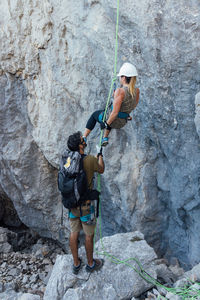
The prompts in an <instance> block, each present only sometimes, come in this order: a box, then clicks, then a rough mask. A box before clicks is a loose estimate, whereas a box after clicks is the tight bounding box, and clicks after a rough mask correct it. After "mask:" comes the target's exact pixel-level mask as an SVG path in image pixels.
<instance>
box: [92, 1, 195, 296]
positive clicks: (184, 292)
mask: <svg viewBox="0 0 200 300" xmlns="http://www.w3.org/2000/svg"><path fill="white" fill-rule="evenodd" d="M118 29H119V0H117V19H116V29H115V58H114V76H113V78H112V81H111V86H110V90H109V93H108V98H107V102H106V107H105V111H104V115H103V121H105V118H106V113H107V110H108V106H109V102H110V98H111V94H112V91H113V85H114V83H115V81H116V79H117V52H118ZM102 138H103V130H101V134H100V141H99V146H101V143H102ZM97 189H98V191H99V192H100V193H101V177H100V174H98V177H97ZM99 198H100V199H99V222H98V223H99V234H100V243H101V247H102V249H103V251H102V252H99V251H97V249H96V247H95V239H96V233H97V232H96V231H97V226H96V227H95V233H94V249H95V252H96V253H98V254H99V255H103V256H106V257H107V258H108V259H109V260H110V261H111V262H113V263H115V264H124V265H127V266H128V267H130V268H132V269H133V270H134V271H135V272H137V274H138V275H139V276H140V277H141V278H143V279H144V280H145V281H146V282H148V283H150V284H152V285H154V286H158V287H162V288H163V289H165V290H166V291H167V292H170V293H173V294H175V295H178V296H181V298H182V299H183V300H186V299H198V297H200V290H199V289H194V288H192V287H191V286H190V287H188V286H186V285H185V286H184V287H178V288H169V287H166V286H164V285H162V284H161V283H160V282H159V281H157V280H156V279H155V278H153V277H152V276H151V275H149V274H148V273H147V272H146V271H145V270H144V269H143V267H142V265H141V263H140V262H139V260H138V259H136V258H133V257H131V258H128V259H125V260H120V259H118V258H117V257H115V256H114V255H112V254H110V253H108V252H106V251H105V247H104V244H103V239H102V227H101V225H102V224H101V197H99ZM129 261H133V262H135V263H136V265H137V267H134V266H133V265H132V264H130V263H129ZM192 283H194V282H192ZM198 284H199V285H200V283H198ZM161 298H162V299H165V298H164V297H161Z"/></svg>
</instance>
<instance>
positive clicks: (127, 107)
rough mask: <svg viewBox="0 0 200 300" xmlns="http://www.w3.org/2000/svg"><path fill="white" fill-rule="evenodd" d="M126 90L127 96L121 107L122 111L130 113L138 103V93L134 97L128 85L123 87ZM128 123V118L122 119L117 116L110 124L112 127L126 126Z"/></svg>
mask: <svg viewBox="0 0 200 300" xmlns="http://www.w3.org/2000/svg"><path fill="white" fill-rule="evenodd" d="M123 89H124V91H125V97H124V99H123V101H122V104H121V107H120V112H125V113H128V114H130V113H131V112H132V110H134V109H135V107H136V105H137V103H136V93H135V95H134V96H133V97H132V96H131V94H130V93H129V90H128V87H127V86H124V87H123ZM126 123H127V120H126V119H120V118H116V119H115V120H114V121H113V122H112V124H111V125H110V126H111V128H116V129H119V128H122V127H124V125H125V124H126Z"/></svg>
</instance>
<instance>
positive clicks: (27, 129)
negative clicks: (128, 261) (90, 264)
mask: <svg viewBox="0 0 200 300" xmlns="http://www.w3.org/2000/svg"><path fill="white" fill-rule="evenodd" d="M116 3H117V1H116ZM116 3H115V1H111V0H108V1H104V0H99V1H93V0H84V1H82V0H78V1H76V3H73V5H72V2H71V1H69V0H65V1H64V0H61V1H57V0H51V1H50V0H49V1H48V0H44V1H34V3H33V2H32V1H30V0H27V1H24V0H23V1H19V0H18V1H8V0H2V1H1V4H0V20H1V31H0V40H1V49H0V74H1V75H0V95H1V100H0V101H1V110H0V119H1V122H0V143H1V150H0V170H1V176H0V195H1V194H2V195H4V199H6V198H7V199H10V200H11V201H12V202H13V204H14V207H15V209H16V211H17V214H18V216H19V218H20V220H21V222H23V223H24V224H26V225H27V226H29V227H30V228H32V229H34V230H36V231H37V232H38V233H40V234H41V235H43V236H47V237H53V238H55V239H59V235H58V231H59V227H60V215H61V202H60V197H59V193H58V191H57V189H56V173H57V170H56V168H55V167H57V166H58V162H59V156H60V153H61V152H62V151H63V150H64V148H65V146H66V140H67V137H68V135H69V134H71V133H72V132H74V131H76V130H83V129H84V126H85V123H86V121H87V119H88V117H89V115H90V113H92V112H93V111H94V110H96V109H100V108H103V107H104V105H105V102H106V99H107V95H108V90H109V86H110V82H111V76H112V70H113V61H114V58H113V56H114V45H115V43H114V36H115V22H116ZM199 9H200V3H199V2H198V1H192V2H191V1H190V2H188V1H186V0H183V1H182V2H181V5H180V3H177V4H176V3H174V1H172V0H170V1H167V3H166V2H165V1H159V2H158V1H155V0H153V1H150V0H147V1H139V0H136V1H134V3H133V1H131V0H128V1H125V2H123V5H122V4H121V3H120V16H119V20H120V22H119V51H118V69H119V67H120V65H121V64H122V63H123V62H124V61H130V62H132V63H134V64H135V65H136V66H137V68H138V72H139V78H138V79H139V80H138V87H140V90H141V97H140V103H139V105H138V107H137V108H136V110H135V112H134V115H133V120H132V121H131V122H129V123H128V124H127V125H126V127H125V128H124V129H122V130H120V131H114V130H113V132H112V134H111V138H110V143H109V146H107V148H106V150H105V155H104V158H105V162H106V171H105V175H104V176H103V178H102V207H103V211H102V218H103V225H102V228H103V234H104V235H110V234H113V233H114V232H124V231H130V230H135V229H139V230H141V231H142V232H143V233H144V234H145V238H146V239H147V241H148V242H149V243H151V245H154V247H155V249H156V250H157V251H159V253H161V254H166V256H167V257H171V256H176V257H177V258H178V259H179V260H180V261H181V263H182V265H183V266H185V267H189V266H193V265H195V264H196V263H198V262H199V261H200V258H199V247H200V241H199V238H198V235H199V230H200V221H199V210H200V208H199V199H200V188H199V185H200V179H199V178H200V173H199V170H200V149H199V121H198V119H197V118H198V117H197V113H198V112H197V106H196V117H195V104H194V103H195V95H196V94H197V93H198V92H199V90H200V75H199V64H200V53H199V40H200V30H199V29H200V20H199ZM196 99H197V98H196ZM196 101H197V100H196ZM195 125H196V127H195ZM98 136H99V128H96V129H95V130H94V131H93V133H92V134H91V135H90V139H89V142H90V143H89V147H88V148H89V152H90V151H91V152H93V151H94V149H95V144H96V143H97V142H98V139H99V137H98ZM113 154H114V155H113ZM0 207H1V201H0ZM0 218H3V213H2V211H1V212H0ZM180 241H181V243H180Z"/></svg>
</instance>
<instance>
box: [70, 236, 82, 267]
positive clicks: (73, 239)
mask: <svg viewBox="0 0 200 300" xmlns="http://www.w3.org/2000/svg"><path fill="white" fill-rule="evenodd" d="M78 236H79V232H72V233H71V234H70V239H69V245H70V249H71V252H72V256H73V260H74V266H75V267H78V266H79V264H80V260H79V258H78Z"/></svg>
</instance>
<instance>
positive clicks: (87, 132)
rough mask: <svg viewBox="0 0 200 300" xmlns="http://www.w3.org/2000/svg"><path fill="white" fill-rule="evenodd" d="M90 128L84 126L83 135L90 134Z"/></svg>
mask: <svg viewBox="0 0 200 300" xmlns="http://www.w3.org/2000/svg"><path fill="white" fill-rule="evenodd" d="M90 132H91V130H90V129H88V128H85V131H84V134H83V136H85V137H87V136H88V135H89V134H90Z"/></svg>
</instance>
